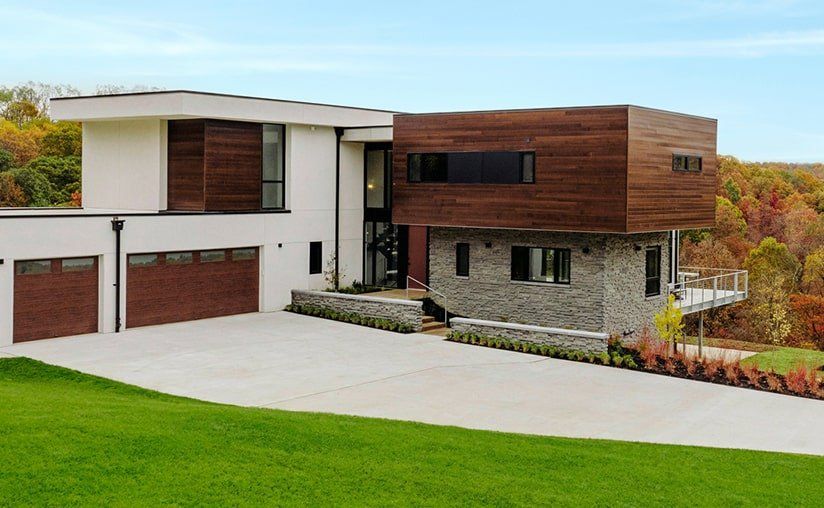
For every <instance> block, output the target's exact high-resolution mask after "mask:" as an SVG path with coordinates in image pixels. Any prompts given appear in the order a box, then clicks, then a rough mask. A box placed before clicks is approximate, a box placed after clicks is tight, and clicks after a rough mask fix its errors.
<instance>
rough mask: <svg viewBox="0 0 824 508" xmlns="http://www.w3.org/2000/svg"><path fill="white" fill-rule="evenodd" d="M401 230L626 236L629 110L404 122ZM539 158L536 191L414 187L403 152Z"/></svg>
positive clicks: (396, 215) (398, 173)
mask: <svg viewBox="0 0 824 508" xmlns="http://www.w3.org/2000/svg"><path fill="white" fill-rule="evenodd" d="M393 148H394V161H393V213H392V220H393V222H395V223H398V224H420V225H438V226H469V227H487V228H521V229H544V230H559V231H614V232H620V231H623V230H624V228H625V225H626V165H627V108H626V107H595V108H568V109H549V110H530V111H502V112H482V113H460V114H432V115H398V116H395V121H394V144H393ZM496 150H501V151H535V154H536V162H535V183H534V184H504V185H499V184H455V183H451V184H447V183H408V182H407V153H410V152H424V153H425V152H448V151H455V152H464V151H467V152H468V151H496Z"/></svg>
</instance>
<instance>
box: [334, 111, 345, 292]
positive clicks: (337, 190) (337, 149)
mask: <svg viewBox="0 0 824 508" xmlns="http://www.w3.org/2000/svg"><path fill="white" fill-rule="evenodd" d="M342 137H343V127H335V290H336V291H337V290H338V289H340V138H342Z"/></svg>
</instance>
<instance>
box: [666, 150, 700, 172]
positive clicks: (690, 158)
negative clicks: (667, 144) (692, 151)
mask: <svg viewBox="0 0 824 508" xmlns="http://www.w3.org/2000/svg"><path fill="white" fill-rule="evenodd" d="M701 169H702V159H701V157H698V156H695V155H679V154H673V156H672V170H673V171H691V172H694V173H700V172H701Z"/></svg>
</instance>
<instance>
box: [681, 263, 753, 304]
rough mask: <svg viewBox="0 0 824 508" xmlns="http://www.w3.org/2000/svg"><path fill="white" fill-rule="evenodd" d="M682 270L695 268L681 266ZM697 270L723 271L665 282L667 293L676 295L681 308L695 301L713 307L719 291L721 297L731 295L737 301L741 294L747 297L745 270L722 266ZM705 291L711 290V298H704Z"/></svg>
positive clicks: (724, 297)
mask: <svg viewBox="0 0 824 508" xmlns="http://www.w3.org/2000/svg"><path fill="white" fill-rule="evenodd" d="M683 270H696V268H692V267H683ZM697 270H704V271H711V270H715V271H719V272H724V273H721V274H720V275H711V276H707V277H699V278H697V279H691V280H683V281H679V282H675V283H669V284H667V289H668V291H669V293H671V294H675V295H676V297H678V299H679V301H680V306H681V308H685V307H686V308H690V307H692V306H693V305H696V303H697V304H698V305H699V306H700V308H711V307H715V306H717V303H718V301H719V291H720V292H721V295H720V297H721V299H728V298H729V297H733V299H734V300H735V301H739V300H740V298H739V297H741V296H743V298H747V295H748V293H749V273H748V272H747V270H730V269H723V268H704V269H700V268H699V269H697ZM742 284H743V288H742ZM688 290H690V291H688ZM705 291H712V297H711V299H707V298H705V296H704V295H705V293H704V292H705ZM730 293H731V294H730ZM698 294H700V296H699V301H698V302H696V301H695V299H696V295H698ZM727 303H731V302H727ZM707 304H709V305H707Z"/></svg>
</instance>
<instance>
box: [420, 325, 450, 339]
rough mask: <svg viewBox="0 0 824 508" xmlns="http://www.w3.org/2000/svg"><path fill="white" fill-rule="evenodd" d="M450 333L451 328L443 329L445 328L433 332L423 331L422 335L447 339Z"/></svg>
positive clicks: (434, 329) (435, 329)
mask: <svg viewBox="0 0 824 508" xmlns="http://www.w3.org/2000/svg"><path fill="white" fill-rule="evenodd" d="M450 331H451V330H450V329H449V328H446V327H443V328H433V329H432V330H429V331H423V332H421V333H425V334H427V335H437V336H438V337H446V336H447V335H449V332H450Z"/></svg>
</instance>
